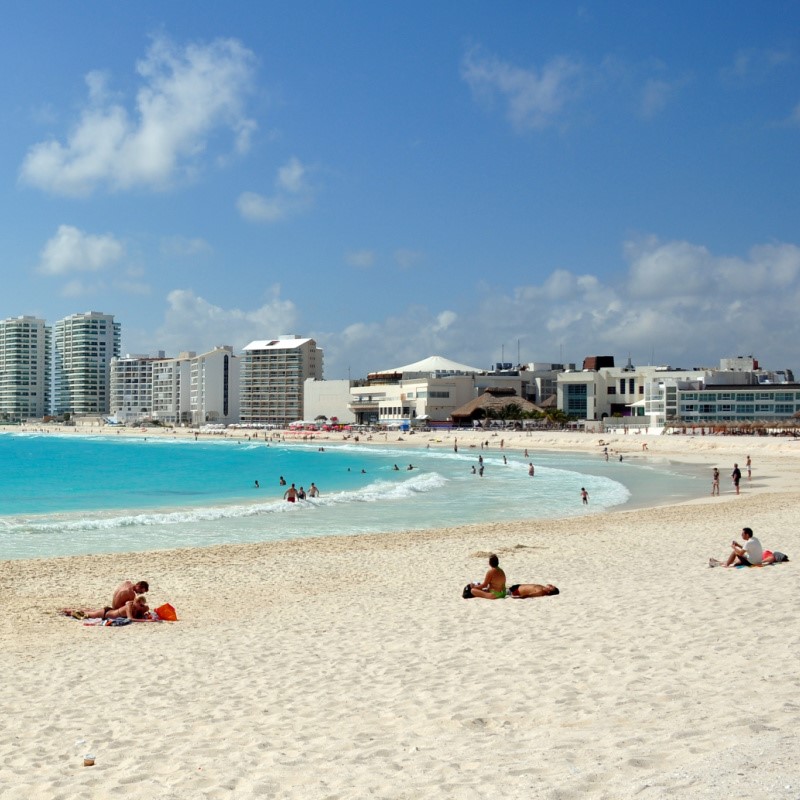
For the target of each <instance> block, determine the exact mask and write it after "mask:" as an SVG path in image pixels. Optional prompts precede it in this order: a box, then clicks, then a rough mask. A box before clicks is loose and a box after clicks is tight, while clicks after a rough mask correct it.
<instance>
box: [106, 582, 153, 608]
mask: <svg viewBox="0 0 800 800" xmlns="http://www.w3.org/2000/svg"><path fill="white" fill-rule="evenodd" d="M149 591H150V586H149V584H148V583H147V581H137V582H136V583H134V582H133V581H123V582H122V583H121V584H120V585H119V586H117V588H116V589H115V591H114V596H113V597H112V598H111V608H112V609H117V608H122V606H124V605H125V603H128V602H130V601H131V600H135V599H136V597H137V595H144V594H146V593H147V592H149Z"/></svg>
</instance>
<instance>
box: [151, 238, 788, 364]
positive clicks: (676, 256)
mask: <svg viewBox="0 0 800 800" xmlns="http://www.w3.org/2000/svg"><path fill="white" fill-rule="evenodd" d="M476 291H477V293H476V295H475V297H474V299H473V301H472V302H470V303H469V304H468V305H466V306H463V307H462V306H459V307H457V308H441V307H439V308H436V307H430V306H428V305H424V304H421V303H415V304H414V305H411V306H408V307H405V308H402V307H397V309H396V311H395V313H393V314H390V315H388V316H385V317H383V316H381V317H380V318H379V319H370V318H368V317H366V316H365V317H362V318H360V319H359V318H352V317H350V318H345V319H342V321H341V323H340V324H339V326H338V327H335V328H331V329H323V328H320V327H317V326H315V324H314V323H313V322H312V323H309V321H308V320H303V319H302V317H301V315H300V313H299V311H298V308H297V307H296V306H295V303H294V302H293V301H292V300H289V299H282V298H281V296H280V289H279V287H274V288H273V289H272V292H271V294H270V296H269V297H268V298H267V300H266V302H264V303H263V304H262V305H261V306H260V307H257V308H254V309H252V310H242V309H237V308H233V309H228V308H223V307H221V306H218V305H214V304H213V303H210V302H209V301H207V300H205V299H204V298H202V297H199V296H197V295H196V294H195V293H194V292H192V291H191V290H188V289H184V290H176V291H174V292H172V293H170V295H169V298H168V309H167V313H166V317H165V321H164V324H163V326H162V327H161V328H160V330H158V331H157V333H156V335H155V337H154V338H153V340H152V341H150V340H148V341H145V342H143V343H141V344H138V343H137V347H136V348H135V349H140V350H148V349H150V350H152V349H172V350H173V351H175V352H178V351H180V350H187V349H192V350H203V349H208V348H209V347H212V346H213V345H215V344H221V343H225V344H232V345H234V347H237V348H241V347H242V346H243V345H245V344H247V342H248V341H250V340H252V339H260V338H265V337H268V336H275V335H277V334H279V333H284V332H297V333H300V334H303V335H306V336H313V337H314V338H315V339H316V340H317V342H318V344H319V346H320V347H321V348H322V349H323V350H324V352H325V376H326V377H328V378H343V377H346V376H347V375H348V373H350V374H351V375H352V376H353V377H361V376H364V375H366V374H367V373H368V372H373V371H376V370H382V369H390V368H392V367H396V366H398V365H400V364H404V363H409V362H412V361H417V360H419V359H421V358H424V357H426V356H429V355H443V356H446V357H449V358H452V359H454V360H456V361H460V362H462V363H466V364H472V365H474V366H476V367H484V368H488V367H489V366H490V365H491V364H492V363H494V362H496V361H500V360H506V361H508V360H510V359H509V354H511V353H513V354H514V355H513V359H516V354H517V347H519V352H520V356H521V358H522V360H523V361H562V360H563V361H568V362H571V361H572V362H576V363H581V361H582V360H583V358H584V357H585V356H587V355H604V354H611V355H615V356H617V357H618V358H619V359H623V358H625V357H626V356H627V354H628V353H630V354H631V355H632V357H633V360H634V363H639V364H643V363H651V356H653V357H654V359H655V363H661V364H663V363H670V364H672V365H673V366H683V367H693V366H715V365H717V364H718V363H719V359H720V358H723V357H726V356H731V355H737V354H740V353H752V354H753V355H755V356H756V357H758V358H759V359H760V361H761V362H762V364H764V365H765V366H767V367H772V368H782V367H790V368H799V367H800V364H798V363H797V360H796V359H797V354H796V348H795V342H796V341H797V340H798V339H799V338H800V319H798V317H797V314H796V311H795V309H796V308H797V307H798V304H800V247H798V246H797V245H794V244H789V243H780V242H777V243H768V244H760V245H756V246H754V247H752V248H751V249H750V250H749V252H747V253H745V254H743V255H733V256H732V255H729V254H720V253H714V252H712V251H711V250H710V249H709V248H708V247H706V246H704V245H701V244H697V243H692V242H686V241H670V240H667V241H662V240H660V239H658V238H657V237H655V236H650V237H646V236H645V237H640V238H638V239H632V240H631V241H629V242H626V243H624V246H623V248H622V257H621V260H620V269H619V272H618V274H617V275H616V276H615V277H614V278H613V279H611V280H609V279H602V278H600V277H599V276H597V275H594V274H592V273H590V272H575V271H572V270H568V269H563V268H560V269H555V270H553V271H552V272H550V273H549V274H547V275H544V276H543V277H542V279H541V280H538V281H535V282H530V283H528V284H525V285H520V286H509V287H504V288H503V287H502V285H501V284H500V283H499V282H498V281H492V282H490V283H486V284H485V285H482V286H479V287H477V290H476ZM775 319H780V320H781V333H780V336H777V335H776V334H775V330H774V325H773V320H775ZM501 353H504V355H505V358H503V359H501Z"/></svg>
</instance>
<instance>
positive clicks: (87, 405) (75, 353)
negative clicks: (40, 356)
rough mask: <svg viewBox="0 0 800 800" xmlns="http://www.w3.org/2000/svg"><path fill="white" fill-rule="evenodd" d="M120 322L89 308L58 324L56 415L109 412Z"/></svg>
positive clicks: (55, 371)
mask: <svg viewBox="0 0 800 800" xmlns="http://www.w3.org/2000/svg"><path fill="white" fill-rule="evenodd" d="M119 347H120V324H119V323H118V322H114V317H113V315H111V314H102V313H100V312H98V311H87V312H85V313H81V314H73V315H72V316H69V317H66V318H65V319H62V320H59V321H58V322H56V324H55V334H54V337H53V352H54V355H55V359H54V361H55V363H54V365H53V371H54V383H55V397H54V403H53V410H54V411H55V413H56V414H64V413H71V414H107V413H108V412H109V409H110V405H111V359H112V358H114V356H118V355H119Z"/></svg>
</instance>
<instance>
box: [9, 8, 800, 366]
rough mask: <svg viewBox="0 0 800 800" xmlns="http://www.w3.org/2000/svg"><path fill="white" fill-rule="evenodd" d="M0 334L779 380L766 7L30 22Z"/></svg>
mask: <svg viewBox="0 0 800 800" xmlns="http://www.w3.org/2000/svg"><path fill="white" fill-rule="evenodd" d="M2 23H3V24H2V25H0V45H1V46H0V67H2V69H0V75H1V76H2V77H0V88H2V93H1V94H0V97H2V102H1V103H0V131H2V134H1V136H0V140H1V141H2V147H0V207H2V214H0V265H2V278H1V279H0V319H4V318H6V317H16V316H21V315H24V314H28V315H35V316H38V317H43V318H45V319H47V320H48V322H50V323H51V324H52V323H54V322H55V321H57V320H58V319H61V318H63V317H65V316H67V315H69V314H73V313H76V312H81V311H89V310H93V311H102V312H105V313H109V314H113V315H114V316H115V318H116V320H117V321H118V322H120V323H121V325H122V352H123V354H125V353H155V352H157V351H161V350H163V351H165V352H166V354H167V355H176V354H177V353H178V352H180V351H185V350H194V351H196V352H204V351H207V350H209V349H211V348H212V347H214V346H215V345H220V344H227V345H232V346H233V347H234V348H235V349H236V350H240V349H241V348H242V347H244V346H245V345H246V344H247V343H248V342H250V341H252V340H255V339H269V338H274V337H277V336H279V335H281V334H298V335H301V336H304V337H305V336H310V337H313V338H315V339H316V341H317V344H318V346H319V347H321V348H322V349H323V351H324V362H325V368H324V371H325V377H326V378H331V379H335V378H347V377H353V378H357V377H363V376H364V375H365V374H366V373H367V372H369V371H375V370H381V369H389V368H392V367H395V366H400V365H403V364H406V363H410V362H413V361H417V360H419V359H422V358H425V357H427V356H429V355H442V356H445V357H447V358H451V359H453V360H456V361H459V362H462V363H466V364H470V365H473V366H476V367H480V368H489V367H490V366H491V365H493V364H494V363H496V362H499V361H506V362H513V363H517V362H518V361H521V362H530V361H544V362H548V361H550V362H553V361H555V362H577V363H580V362H582V360H583V358H584V357H585V356H587V355H614V356H616V359H617V363H618V364H624V363H625V361H626V360H627V358H628V357H630V358H631V360H632V361H633V363H634V364H636V365H642V364H670V365H672V366H676V367H678V366H679V367H684V368H690V367H694V366H712V365H716V364H718V362H719V359H720V358H723V357H730V356H736V355H753V356H755V357H756V358H758V359H759V362H760V363H761V365H762V366H764V367H766V368H768V369H782V368H786V367H788V368H792V369H798V368H800V359H799V358H798V357H797V351H798V345H797V343H798V342H800V314H798V308H800V5H799V4H797V3H796V2H775V1H774V0H762V1H761V2H737V0H730V1H729V2H725V3H722V2H707V3H697V2H684V1H683V0H676V2H672V3H663V2H650V1H649V0H639V1H638V2H615V1H614V0H607V1H605V2H599V0H598V2H578V3H570V2H568V1H564V0H559V1H558V2H549V1H545V0H542V1H541V2H534V1H533V0H523V1H517V0H507V1H506V2H502V3H497V2H489V0H486V2H475V1H474V0H440V1H439V2H430V0H426V1H425V2H421V1H420V0H404V2H402V3H400V2H388V1H387V2H381V3H376V2H368V0H362V1H356V0H340V1H339V2H336V3H333V2H303V1H302V0H300V1H299V2H292V3H287V2H283V3H278V2H272V1H271V0H258V1H257V2H256V1H253V2H251V1H250V0H238V2H236V3H219V2H211V1H210V0H192V1H191V2H188V0H170V2H168V3H164V2H149V1H148V0H143V1H142V2H136V3H109V2H100V1H99V0H84V1H83V2H80V3H77V2H64V0H47V1H45V0H42V1H37V0H31V2H28V3H15V4H10V5H9V6H8V7H5V8H4V9H3V11H2Z"/></svg>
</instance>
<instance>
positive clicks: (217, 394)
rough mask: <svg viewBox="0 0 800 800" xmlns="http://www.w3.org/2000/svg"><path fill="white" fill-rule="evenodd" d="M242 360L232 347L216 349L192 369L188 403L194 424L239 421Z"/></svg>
mask: <svg viewBox="0 0 800 800" xmlns="http://www.w3.org/2000/svg"><path fill="white" fill-rule="evenodd" d="M239 361H240V359H239V358H237V357H236V356H235V355H234V354H233V348H232V347H229V346H227V345H220V346H218V347H215V348H214V349H213V350H211V351H210V352H208V353H203V354H202V355H199V356H195V357H194V358H192V359H191V361H190V366H189V376H190V377H189V380H190V389H189V404H190V410H191V420H192V424H194V425H203V424H205V423H207V422H211V423H216V424H221V425H230V424H231V423H234V422H239Z"/></svg>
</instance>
